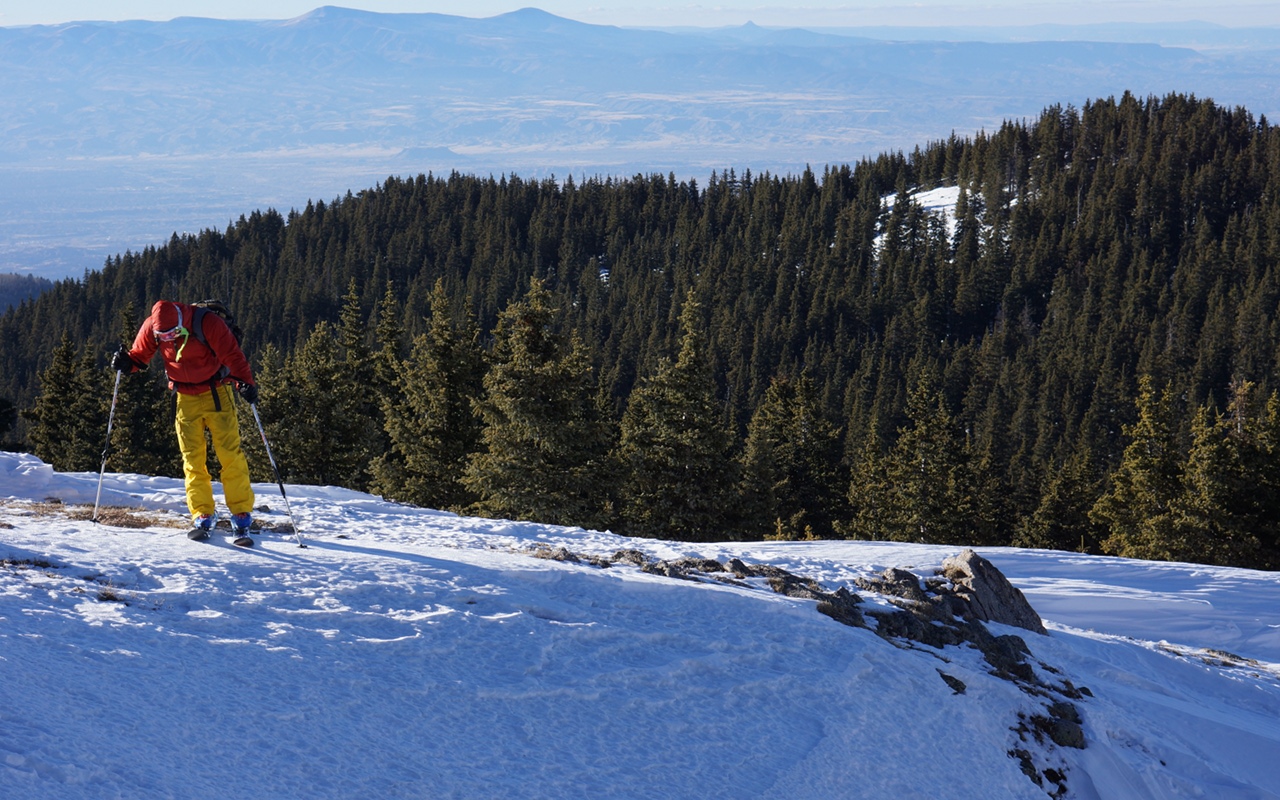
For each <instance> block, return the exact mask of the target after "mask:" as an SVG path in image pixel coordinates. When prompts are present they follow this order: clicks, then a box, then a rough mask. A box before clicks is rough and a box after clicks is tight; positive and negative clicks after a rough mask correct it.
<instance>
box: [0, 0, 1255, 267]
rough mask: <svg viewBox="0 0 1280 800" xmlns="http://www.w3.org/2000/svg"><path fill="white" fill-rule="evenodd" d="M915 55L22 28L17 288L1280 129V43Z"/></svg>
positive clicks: (217, 29) (837, 41) (8, 109)
mask: <svg viewBox="0 0 1280 800" xmlns="http://www.w3.org/2000/svg"><path fill="white" fill-rule="evenodd" d="M1084 32H1085V33H1087V32H1088V29H1085V30H1084ZM851 33H858V34H862V35H857V36H855V35H850V34H851ZM899 33H900V34H901V35H902V36H903V37H905V36H908V35H909V34H910V33H911V31H910V30H906V29H903V30H901V31H897V30H884V29H879V30H866V31H838V32H832V31H806V30H774V29H764V28H759V27H756V26H751V25H748V26H743V27H741V28H733V29H719V30H693V31H658V30H639V29H623V28H616V27H610V26H598V25H588V24H583V23H579V22H574V21H572V20H568V19H563V18H560V17H556V16H553V15H551V14H547V13H545V12H542V11H539V10H537V9H524V10H521V11H516V12H513V13H510V14H504V15H501V16H497V17H492V18H487V19H472V18H466V17H454V16H444V15H439V14H375V13H369V12H363V11H352V10H348V9H342V8H334V7H325V8H320V9H317V10H316V11H313V12H311V13H309V14H306V15H304V16H301V17H298V18H296V19H291V20H284V21H268V22H262V21H254V22H249V21H243V22H240V21H222V20H209V19H194V18H180V19H176V20H173V21H171V22H118V23H106V22H82V23H68V24H65V25H56V26H29V27H11V28H0V120H3V124H2V125H0V182H2V183H3V185H4V186H5V187H6V188H7V189H8V191H6V192H3V193H0V271H22V272H34V273H38V274H43V275H46V276H50V277H57V276H64V275H69V274H79V273H80V272H82V271H83V270H84V269H86V268H93V267H96V266H99V265H100V264H101V262H102V259H103V258H105V257H106V256H108V255H110V254H112V253H116V252H122V251H124V250H125V249H135V250H136V249H139V248H141V247H144V246H146V245H148V244H155V243H158V242H161V241H164V240H166V239H167V238H168V237H169V235H170V234H171V233H172V232H174V231H175V230H176V231H183V230H199V229H203V228H206V227H221V226H225V225H226V223H227V222H228V220H230V219H233V218H235V217H238V216H239V215H240V214H241V213H247V212H249V211H252V210H253V209H255V208H261V207H267V206H272V207H276V208H280V209H282V210H287V209H288V208H290V207H300V206H302V205H305V203H306V202H307V200H308V199H313V198H318V199H327V198H331V197H333V196H336V195H339V194H342V193H345V192H346V191H347V190H349V189H350V190H353V191H358V190H359V189H361V188H365V187H367V186H371V185H373V184H374V183H375V182H377V181H378V180H380V179H382V178H385V177H386V176H388V175H392V174H396V175H408V174H417V173H419V172H427V171H434V172H437V173H439V172H449V171H451V170H458V171H460V172H475V173H480V174H490V173H493V174H498V173H517V174H520V175H522V176H533V177H541V176H550V175H554V176H556V177H560V178H563V177H565V176H567V175H569V174H574V175H579V174H588V175H632V174H635V173H637V172H641V173H648V172H661V173H664V174H665V173H667V172H675V173H676V174H677V175H678V176H681V177H689V176H691V177H697V178H703V177H704V176H706V175H708V174H710V173H711V172H712V171H720V170H727V169H730V168H732V169H736V170H738V171H742V170H745V169H751V170H753V171H755V172H761V171H766V170H767V171H771V172H796V171H799V170H802V169H804V167H805V166H806V165H813V166H814V167H815V168H818V169H820V168H821V166H822V165H825V164H834V163H848V162H851V161H856V160H858V159H861V158H863V157H866V156H873V155H876V154H878V153H880V152H884V151H887V150H898V149H901V150H907V151H909V150H911V149H912V148H914V147H915V146H916V145H923V144H925V143H927V142H928V141H930V140H934V139H938V138H945V137H947V136H948V135H950V134H951V133H952V132H955V133H957V134H959V135H961V136H968V135H971V134H973V133H974V132H976V131H978V130H979V129H983V128H985V129H988V130H990V129H993V128H995V127H997V126H999V125H1000V124H1001V122H1002V121H1003V120H1006V119H1011V118H1022V117H1027V116H1032V115H1035V114H1037V113H1038V112H1039V111H1040V110H1041V109H1043V108H1044V107H1046V106H1048V105H1053V104H1061V105H1067V104H1073V105H1077V106H1079V105H1083V104H1084V103H1086V102H1088V101H1089V100H1091V99H1094V98H1100V97H1107V96H1111V95H1119V94H1120V93H1122V92H1124V91H1125V90H1130V91H1133V92H1134V93H1136V94H1139V95H1147V94H1164V93H1167V92H1171V91H1179V92H1190V93H1194V94H1196V95H1199V96H1208V97H1212V98H1214V99H1215V100H1217V101H1218V102H1219V103H1223V104H1228V105H1244V106H1246V107H1248V108H1249V109H1250V110H1251V111H1253V112H1254V113H1255V114H1267V115H1269V116H1274V115H1275V114H1276V113H1277V111H1280V84H1278V82H1277V78H1276V76H1277V75H1280V70H1278V69H1277V66H1278V65H1280V36H1278V35H1277V32H1276V31H1274V30H1272V29H1261V30H1259V31H1250V32H1244V31H1233V30H1232V29H1221V28H1216V29H1214V28H1208V27H1206V28H1204V29H1194V30H1187V29H1183V28H1176V29H1171V28H1170V27H1169V26H1165V27H1164V28H1161V29H1153V30H1152V31H1151V33H1152V36H1151V40H1152V41H1171V40H1172V41H1188V42H1193V43H1194V42H1197V41H1199V42H1204V43H1206V44H1205V46H1204V47H1203V48H1201V49H1198V50H1197V49H1190V48H1186V47H1167V46H1162V45H1159V44H1151V43H1142V42H1141V41H1140V39H1141V38H1142V37H1141V29H1138V28H1125V29H1123V30H1117V29H1113V28H1107V29H1106V30H1103V29H1099V30H1098V31H1097V33H1098V36H1099V38H1100V39H1102V38H1105V39H1130V40H1133V41H1128V42H1125V41H1107V42H1103V41H1093V42H1090V41H1078V40H1052V41H1051V40H1049V39H1051V38H1052V39H1062V38H1064V35H1065V36H1066V38H1069V36H1070V35H1071V34H1072V33H1073V31H1071V29H1062V30H1048V29H1046V31H1045V36H1046V40H1044V41H1015V39H1018V38H1019V36H1018V35H1015V32H1011V31H1008V30H1006V31H1005V32H1004V33H1003V34H1002V33H1000V32H999V31H998V30H986V31H983V32H982V37H983V38H986V39H988V40H990V41H987V42H981V41H959V39H962V38H963V33H964V32H963V30H960V31H956V30H954V29H952V30H946V31H933V32H932V33H928V32H922V38H923V36H925V35H931V36H934V37H935V38H934V40H930V41H923V40H922V41H907V40H900V39H897V38H895V36H896V35H898V34H899ZM974 33H975V34H977V33H978V32H977V31H975V32H974ZM1026 34H1027V31H1026V30H1023V31H1022V33H1021V35H1022V36H1023V37H1025V36H1026ZM876 37H878V38H876ZM1179 37H1182V38H1179ZM943 38H951V39H953V41H944V40H943Z"/></svg>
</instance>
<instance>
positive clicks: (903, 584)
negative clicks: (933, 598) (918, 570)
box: [854, 567, 929, 603]
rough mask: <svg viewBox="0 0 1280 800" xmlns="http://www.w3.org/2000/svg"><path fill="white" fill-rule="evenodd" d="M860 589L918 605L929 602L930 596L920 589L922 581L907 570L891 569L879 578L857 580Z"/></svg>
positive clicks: (855, 580) (855, 581)
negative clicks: (899, 598)
mask: <svg viewBox="0 0 1280 800" xmlns="http://www.w3.org/2000/svg"><path fill="white" fill-rule="evenodd" d="M854 583H856V584H857V586H858V588H859V589H862V590H863V591H867V592H875V593H876V594H883V595H886V596H890V597H901V598H903V599H904V600H911V601H913V602H916V603H924V602H927V601H928V599H929V596H928V595H926V594H925V592H924V589H921V588H920V579H919V578H917V577H916V576H915V575H914V574H913V573H910V572H907V571H906V570H905V569H898V568H897V567H890V568H888V569H886V570H885V571H884V572H882V573H880V577H878V578H856V579H854Z"/></svg>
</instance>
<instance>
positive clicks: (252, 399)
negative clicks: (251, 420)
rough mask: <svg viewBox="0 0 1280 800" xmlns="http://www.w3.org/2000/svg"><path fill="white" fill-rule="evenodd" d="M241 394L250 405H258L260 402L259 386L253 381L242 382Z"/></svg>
mask: <svg viewBox="0 0 1280 800" xmlns="http://www.w3.org/2000/svg"><path fill="white" fill-rule="evenodd" d="M240 396H241V397H243V398H244V401H245V402H246V403H248V404H249V405H251V406H252V405H256V404H257V402H258V387H257V386H254V385H253V384H252V383H242V384H240Z"/></svg>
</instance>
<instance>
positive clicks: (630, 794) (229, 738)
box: [0, 453, 1280, 798]
mask: <svg viewBox="0 0 1280 800" xmlns="http://www.w3.org/2000/svg"><path fill="white" fill-rule="evenodd" d="M97 477H98V476H97V475H96V474H87V473H74V474H59V473H55V472H53V471H52V470H51V469H50V468H49V467H48V466H47V465H45V464H43V463H41V462H40V461H38V460H37V459H35V458H34V457H32V456H27V455H19V454H8V453H0V498H8V499H7V500H0V558H3V559H5V560H6V562H5V564H4V566H3V567H0V797H15V798H16V797H23V798H43V797H48V798H80V797H83V798H112V797H131V798H132V797H149V798H150V797H182V798H227V797H236V798H279V797H308V798H328V797H335V798H336V797H343V798H347V797H424V798H425V797H431V798H439V797H469V798H471V797H538V798H564V797H583V798H586V797H590V798H596V797H600V798H608V797H626V798H641V797H652V798H685V797H699V798H704V797H706V798H718V797H723V798H743V797H764V796H769V797H796V798H802V797H829V798H901V797H931V798H946V797H992V798H1024V797H1025V798H1035V797H1044V796H1046V790H1044V789H1040V788H1038V787H1037V786H1036V785H1035V784H1034V783H1032V781H1031V780H1030V779H1029V778H1028V777H1026V776H1025V775H1024V774H1023V773H1022V772H1021V770H1020V769H1019V763H1018V761H1017V760H1015V759H1014V758H1011V757H1010V755H1009V751H1011V750H1013V749H1015V748H1023V749H1026V750H1029V751H1030V752H1032V754H1033V755H1034V757H1035V759H1036V761H1037V764H1038V765H1039V766H1041V767H1042V768H1043V767H1044V766H1053V765H1057V768H1059V769H1062V770H1064V771H1065V773H1066V782H1067V785H1068V787H1069V789H1070V792H1071V796H1075V797H1084V798H1092V797H1103V798H1169V797H1213V798H1271V797H1280V759H1278V758H1277V757H1276V756H1277V754H1278V753H1280V721H1278V720H1280V576H1277V575H1276V574H1273V573H1263V572H1253V571H1248V570H1239V569H1223V568H1217V567H1201V566H1196V565H1188V564H1164V563H1153V562H1140V561H1126V560H1121V559H1113V558H1097V557H1088V556H1082V555H1075V554H1068V553H1056V552H1041V551H1031V550H1017V549H989V550H984V551H982V552H983V554H984V555H985V556H986V557H987V558H989V559H990V560H991V561H992V562H993V563H994V564H995V565H996V566H997V567H998V568H1000V569H1001V570H1002V571H1003V572H1004V573H1005V574H1006V575H1007V576H1008V577H1009V578H1010V580H1012V581H1013V583H1014V584H1015V585H1017V586H1018V587H1020V588H1021V589H1022V590H1023V592H1024V593H1025V594H1026V596H1027V598H1028V599H1029V600H1030V601H1031V603H1032V605H1033V606H1034V607H1035V608H1036V609H1037V610H1038V611H1039V613H1040V614H1041V616H1042V617H1044V619H1045V622H1046V625H1047V627H1048V629H1049V635H1047V636H1041V635H1037V634H1033V633H1029V632H1027V631H1023V630H1020V629H1014V628H1006V627H1002V626H992V628H993V632H995V633H997V634H1017V635H1019V636H1022V638H1023V639H1025V640H1026V642H1027V644H1028V645H1029V647H1030V649H1031V651H1032V653H1033V657H1032V659H1031V663H1033V664H1034V665H1035V666H1036V670H1037V674H1038V675H1042V676H1043V677H1045V678H1048V679H1050V680H1051V681H1057V682H1060V681H1062V680H1063V679H1069V680H1070V681H1071V682H1072V683H1074V684H1075V685H1076V686H1084V687H1088V689H1089V690H1090V691H1091V692H1092V696H1091V697H1089V696H1085V697H1083V698H1082V699H1081V700H1079V701H1078V702H1076V706H1077V708H1078V709H1079V711H1080V713H1081V716H1082V720H1083V729H1084V732H1085V736H1086V739H1087V747H1086V748H1085V749H1084V750H1075V749H1071V748H1059V747H1056V746H1054V745H1052V744H1051V743H1049V742H1048V741H1047V740H1046V741H1045V742H1039V743H1037V742H1035V741H1034V740H1031V741H1029V742H1024V741H1022V740H1021V739H1020V738H1019V735H1018V734H1017V733H1016V732H1015V731H1014V730H1013V728H1014V727H1016V726H1017V725H1018V714H1019V713H1020V712H1021V713H1025V714H1034V713H1036V712H1037V710H1038V709H1042V708H1043V704H1044V702H1045V700H1044V699H1043V698H1039V697H1036V696H1033V695H1032V694H1029V693H1027V692H1024V691H1022V690H1020V689H1019V688H1018V687H1017V686H1016V685H1014V684H1013V683H1011V682H1008V681H1006V680H1003V679H1001V678H998V677H995V676H994V675H992V674H990V669H989V667H988V666H987V665H986V663H985V662H984V661H983V660H982V657H981V655H980V654H979V653H978V652H977V651H976V650H973V649H971V648H968V647H948V648H944V649H942V650H935V649H932V648H929V647H926V646H923V645H918V646H916V647H915V648H903V647H898V646H895V645H894V644H892V643H890V642H888V641H885V640H883V639H881V638H880V637H878V636H877V635H876V634H875V633H874V632H872V631H870V630H866V629H862V628H854V627H848V626H845V625H841V624H839V623H838V622H836V621H834V620H832V619H830V618H828V617H826V616H823V615H821V614H818V613H816V611H815V608H814V603H813V602H812V601H809V600H798V599H792V598H787V597H783V596H781V595H778V594H774V593H773V592H771V591H769V590H768V588H767V587H765V586H764V585H762V584H760V583H758V582H756V581H749V582H747V583H746V584H745V585H729V584H724V583H717V582H712V581H704V582H694V581H687V580H679V579H673V578H666V577H660V576H657V575H653V574H649V573H645V572H642V571H641V570H639V569H638V568H636V567H633V566H624V565H614V566H613V567H610V568H607V569H605V568H599V567H593V566H588V565H587V564H574V563H564V562H557V561H550V560H546V559H539V558H534V557H532V556H531V555H530V554H529V551H530V550H531V549H532V548H533V547H534V546H535V545H537V544H539V543H542V544H547V545H552V546H559V545H563V546H565V547H567V548H568V549H570V550H572V551H574V552H576V553H582V554H591V555H599V556H609V555H612V554H613V553H614V552H615V551H617V550H619V549H623V548H635V549H639V550H642V551H644V552H645V553H647V554H649V555H650V556H653V557H657V558H671V557H676V556H680V555H697V556H703V557H710V558H717V559H720V560H726V559H727V558H729V557H732V556H736V557H739V558H741V559H742V560H744V561H746V562H748V563H753V564H758V563H768V564H773V565H776V566H780V567H783V568H785V569H788V570H790V571H792V572H794V573H796V574H798V575H803V576H807V577H811V578H814V579H816V580H818V581H819V582H821V584H822V585H823V586H824V588H826V589H828V590H834V589H835V588H837V587H840V586H847V587H849V588H851V589H852V588H853V586H852V581H853V579H854V578H855V577H857V576H872V575H873V574H875V573H877V572H879V571H880V570H882V569H884V568H885V567H888V566H903V567H907V568H910V569H911V570H912V571H914V572H915V573H916V574H918V575H920V576H929V575H931V574H932V571H933V570H934V569H935V568H937V567H938V566H939V565H940V564H941V563H942V561H943V560H944V559H945V558H946V557H948V556H950V555H953V554H955V553H956V552H957V551H958V550H959V548H947V547H927V546H911V545H900V544H890V543H876V542H814V543H808V542H803V543H729V544H705V545H699V544H683V543H674V542H660V541H651V540H631V539H624V538H622V537H619V536H615V535H612V534H608V533H598V532H592V531H583V530H579V529H571V528H556V527H551V526H545V525H536V524H531V523H518V522H505V521H498V520H483V519H468V518H462V517H457V516H452V515H449V514H443V513H439V512H434V511H428V510H423V509H417V508H411V507H406V506H400V505H395V504H392V503H388V502H384V501H382V500H379V499H378V498H375V497H371V496H368V495H363V494H358V493H355V492H350V491H346V490H340V489H333V488H318V487H308V486H291V487H289V499H290V501H291V502H292V505H293V511H294V514H295V516H296V517H297V519H298V522H299V526H300V527H301V529H302V533H303V537H304V540H305V541H306V543H307V544H308V547H307V548H306V549H302V548H299V547H298V546H297V544H296V543H295V542H294V540H293V539H292V538H291V537H288V536H286V535H284V534H273V533H264V534H262V535H260V536H258V539H259V545H258V546H257V547H255V548H253V549H252V550H245V549H240V548H236V547H233V546H232V545H231V544H230V543H229V541H227V540H225V539H223V538H222V537H220V536H215V537H214V538H213V539H212V540H211V542H209V543H193V542H189V541H188V540H187V539H186V537H185V535H184V527H185V526H184V525H183V520H184V517H185V507H184V503H183V499H182V489H181V485H180V483H179V482H178V481H175V480H170V479H165V478H150V477H144V476H137V475H111V474H108V475H107V477H106V482H105V488H104V492H103V502H104V505H106V504H110V505H128V506H135V507H142V508H146V509H150V510H151V512H150V518H151V519H152V521H153V524H152V525H151V526H150V527H146V528H142V529H129V528H123V527H113V526H109V525H105V524H97V525H95V524H94V523H92V522H88V521H83V520H81V521H77V520H76V519H75V516H77V515H76V513H75V511H76V510H77V509H75V508H70V507H64V508H66V510H67V512H71V513H65V512H59V511H57V510H56V508H55V510H54V513H48V511H47V506H37V505H35V502H36V501H43V500H44V499H46V498H50V497H55V498H59V499H61V500H62V501H64V502H65V503H67V504H68V505H69V506H70V505H75V504H89V505H90V506H91V505H92V503H93V500H94V491H95V489H96V486H97ZM256 488H257V490H258V494H259V502H260V503H266V504H268V505H270V506H271V507H272V509H273V510H272V511H270V512H264V513H262V514H260V515H259V517H260V518H261V519H262V520H264V521H266V522H270V523H278V522H284V521H286V517H285V515H284V514H283V513H281V512H280V511H279V510H275V509H276V508H277V506H279V505H280V503H279V494H278V491H276V487H275V486H274V485H271V484H263V485H260V486H258V487H256ZM81 516H83V514H81ZM113 598H114V599H113ZM864 598H865V600H866V605H867V606H872V605H873V604H875V603H882V602H884V601H883V599H881V598H879V597H878V596H875V595H867V594H865V593H864ZM1206 648H1212V649H1213V650H1217V651H1227V652H1229V653H1231V654H1234V655H1231V656H1228V655H1225V654H1222V653H1219V654H1217V655H1216V656H1215V655H1213V654H1210V653H1208V652H1207V651H1206V650H1205V649H1206ZM1047 667H1052V668H1054V669H1057V670H1060V672H1059V673H1057V674H1056V675H1055V674H1053V673H1051V672H1048V670H1047V669H1046V668H1047ZM940 670H943V671H945V672H946V673H947V674H949V675H951V676H953V677H955V678H958V679H959V680H961V681H963V682H964V683H965V684H966V686H967V690H966V691H965V692H964V693H963V694H957V693H954V692H953V691H952V690H951V688H950V687H949V686H948V685H947V684H946V683H944V681H943V680H942V679H941V677H940V675H939V671H940ZM1050 788H1052V787H1050Z"/></svg>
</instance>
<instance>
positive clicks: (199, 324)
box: [191, 300, 244, 347]
mask: <svg viewBox="0 0 1280 800" xmlns="http://www.w3.org/2000/svg"><path fill="white" fill-rule="evenodd" d="M191 305H192V306H194V307H195V310H196V312H195V315H194V317H193V319H192V320H191V335H192V336H195V337H196V341H197V342H199V343H200V344H202V345H204V346H205V347H208V346H209V343H208V342H207V341H205V338H204V315H205V314H208V313H210V312H213V313H214V314H217V315H218V316H219V317H221V318H222V321H223V322H225V323H227V327H228V328H229V329H230V330H231V335H232V336H234V337H236V344H241V343H242V342H243V341H244V331H242V330H240V326H239V325H237V324H236V317H235V315H234V314H232V313H231V309H229V308H227V304H226V303H224V302H222V301H221V300H202V301H200V302H199V303H192V304H191Z"/></svg>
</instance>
